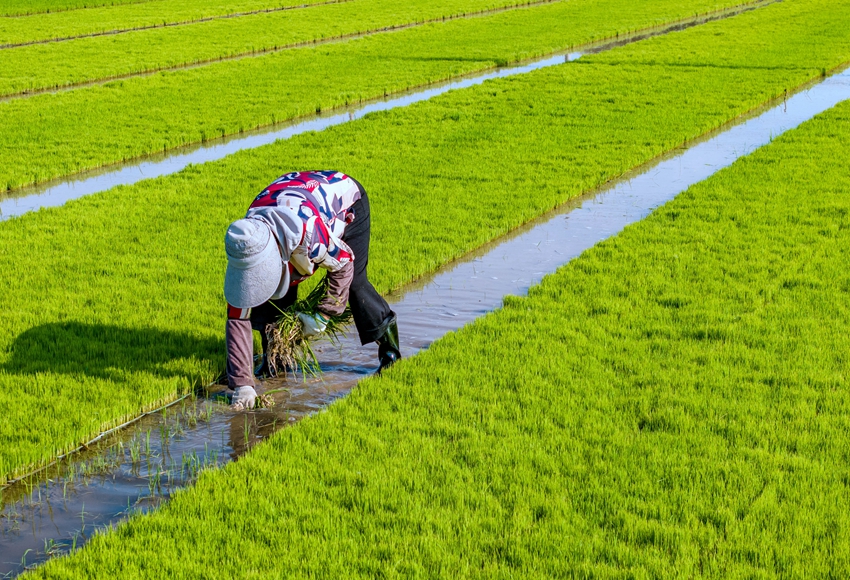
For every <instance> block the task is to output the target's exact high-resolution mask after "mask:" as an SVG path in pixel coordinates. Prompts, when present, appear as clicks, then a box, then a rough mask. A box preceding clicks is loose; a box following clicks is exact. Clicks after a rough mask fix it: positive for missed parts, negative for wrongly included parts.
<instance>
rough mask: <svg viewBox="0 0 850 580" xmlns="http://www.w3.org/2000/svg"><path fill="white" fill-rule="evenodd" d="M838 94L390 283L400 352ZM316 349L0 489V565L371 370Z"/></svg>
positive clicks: (810, 100) (42, 548)
mask: <svg viewBox="0 0 850 580" xmlns="http://www.w3.org/2000/svg"><path fill="white" fill-rule="evenodd" d="M847 99H850V70H846V69H845V70H844V71H842V72H839V73H837V74H835V75H833V76H830V77H828V78H826V79H824V80H822V81H820V82H818V83H816V84H813V85H812V86H810V87H808V88H806V89H804V90H802V91H801V92H798V93H796V94H795V95H793V96H791V97H790V98H788V99H787V100H780V101H779V102H776V103H771V104H769V105H766V106H765V107H763V108H762V109H761V111H758V112H755V113H753V114H752V115H750V116H749V117H748V118H747V119H741V120H738V121H737V122H735V123H730V124H729V125H728V126H726V127H723V128H721V129H719V130H717V131H715V132H713V133H712V134H710V135H707V136H705V137H703V138H702V139H700V140H698V141H696V142H693V143H689V144H687V145H685V146H683V147H681V148H680V149H678V150H676V151H672V152H670V153H669V154H667V155H665V156H663V157H662V158H659V159H656V160H654V161H653V162H651V163H649V164H647V165H644V166H643V167H640V168H638V169H636V170H633V171H632V172H631V173H630V174H629V175H626V176H624V177H623V178H622V179H620V180H618V181H616V182H613V183H610V184H608V185H606V186H605V187H604V188H601V189H600V190H598V191H595V192H590V193H588V194H586V195H584V196H582V197H580V198H577V199H574V200H572V201H570V202H568V203H567V204H566V205H564V206H563V207H561V208H559V209H557V210H555V211H553V212H551V213H550V214H548V215H546V216H543V217H541V218H539V219H537V220H535V221H534V222H532V223H530V224H527V225H526V226H524V227H523V228H521V229H520V230H518V231H516V232H513V233H512V234H510V235H509V236H506V237H504V238H502V239H499V240H496V241H494V242H492V243H490V244H488V245H487V246H485V247H482V248H480V249H479V250H477V251H476V252H474V253H473V254H471V255H469V256H467V257H465V258H464V259H463V260H461V261H458V262H455V263H453V264H450V265H448V266H446V267H445V268H444V269H442V270H441V271H439V272H437V273H436V274H434V275H432V276H429V277H427V278H426V279H423V280H421V281H419V282H418V283H416V284H414V285H411V286H409V287H407V288H405V289H404V290H403V291H401V292H398V293H396V294H394V295H392V296H390V297H389V298H390V301H391V302H392V304H393V309H394V310H395V311H396V312H397V314H398V318H399V328H400V332H401V338H402V351H403V354H404V355H405V356H411V355H413V354H415V353H416V352H417V351H419V350H421V349H424V348H427V347H428V345H430V344H431V343H432V342H433V341H435V340H437V339H438V338H440V337H441V336H443V335H444V334H446V333H447V332H450V331H452V330H457V329H459V328H460V327H462V326H463V325H465V324H467V323H469V322H471V321H473V320H475V319H476V318H478V317H479V316H482V315H484V314H486V313H487V312H490V311H492V310H494V309H496V308H498V307H499V306H500V305H501V303H502V300H503V298H504V296H506V295H509V294H514V295H519V294H524V293H526V292H527V291H528V288H529V287H530V286H532V285H533V284H536V283H537V282H539V281H540V279H541V278H542V277H543V276H544V275H545V274H547V273H549V272H553V271H554V270H555V269H556V268H558V267H560V266H562V265H563V264H565V263H567V262H568V261H569V260H571V259H572V258H574V257H576V256H578V255H579V254H580V253H581V252H583V251H584V250H586V249H588V248H590V247H591V246H593V245H594V244H596V243H597V242H599V241H601V240H604V239H606V238H608V237H610V236H612V235H614V234H616V233H617V232H619V231H621V230H622V229H623V228H624V227H625V226H626V225H628V224H630V223H633V222H636V221H638V220H640V219H643V218H644V217H645V216H647V215H648V214H649V213H650V212H651V211H652V210H653V209H654V208H656V207H658V206H659V205H661V204H663V203H665V202H666V201H669V200H670V199H672V198H673V197H675V196H676V195H677V194H678V193H679V192H681V191H684V190H685V189H687V188H688V187H689V186H690V185H692V184H694V183H697V182H699V181H702V180H704V179H706V178H707V177H709V176H710V175H712V174H713V173H715V172H717V171H719V170H720V169H722V168H723V167H726V166H728V165H730V164H731V163H732V162H733V161H735V160H736V159H738V158H739V157H742V156H744V155H747V154H749V153H751V152H752V151H754V150H755V149H757V148H758V147H760V146H762V145H764V144H766V143H769V142H770V141H771V139H773V138H774V137H776V136H778V135H779V134H781V133H783V132H784V131H787V130H789V129H792V128H794V127H796V126H798V125H799V124H800V123H802V122H804V121H806V120H808V119H810V118H812V117H813V116H814V115H816V114H818V113H821V112H823V111H825V110H827V109H829V108H831V107H833V106H835V105H836V104H837V103H839V102H841V101H844V100H847ZM316 351H317V355H318V358H319V360H320V362H321V366H322V369H323V371H324V372H323V374H322V376H321V378H309V379H304V378H303V377H288V378H277V379H270V380H267V381H265V382H264V383H263V387H262V388H261V392H262V391H265V392H266V393H267V394H269V396H270V397H271V398H272V399H273V400H274V402H275V404H274V406H273V407H271V408H267V409H259V410H256V411H252V412H240V413H232V412H230V411H229V410H227V407H225V406H224V405H222V404H221V403H218V402H216V399H215V397H212V396H211V397H209V398H200V399H186V400H184V401H182V402H181V403H180V404H179V405H175V406H172V407H170V408H167V409H164V410H163V411H161V412H159V413H155V414H152V415H148V416H146V417H145V418H143V419H142V420H141V421H139V422H137V423H135V424H133V425H132V426H131V427H130V428H129V429H125V430H123V431H118V432H117V433H116V434H115V435H113V436H112V437H111V438H107V439H105V440H103V441H100V442H99V443H98V444H96V445H95V446H93V447H92V448H91V449H90V450H89V451H86V452H84V453H80V454H77V455H75V456H72V457H70V458H69V459H67V460H65V461H63V462H60V463H58V464H57V465H55V466H53V467H52V468H50V469H49V470H46V471H43V472H40V473H39V474H37V475H36V476H33V478H31V479H30V480H29V481H27V480H24V481H20V482H18V483H16V484H15V485H13V486H11V487H9V488H7V489H5V490H3V501H4V502H5V504H4V506H3V508H2V512H0V525H2V534H0V575H2V574H7V575H13V574H17V573H19V572H21V571H22V570H23V569H24V568H25V567H26V566H28V565H32V564H34V563H36V562H40V561H43V560H45V559H47V558H49V557H50V556H52V555H55V554H59V553H64V552H67V551H69V550H72V549H75V548H77V547H79V546H81V545H82V544H83V543H84V542H85V541H86V540H87V539H88V538H89V537H91V534H92V533H93V532H94V531H95V530H97V529H99V528H104V527H106V526H111V525H112V524H113V523H117V522H118V521H120V520H123V519H125V518H126V517H128V516H129V515H131V514H133V513H138V512H145V511H147V510H149V509H151V508H153V507H155V506H157V505H159V504H161V503H162V502H163V501H165V500H167V499H168V497H169V495H170V494H171V493H172V492H173V491H174V490H175V489H177V488H180V487H183V486H186V485H190V484H191V483H192V482H193V481H194V480H195V478H196V477H197V475H198V473H199V471H200V470H202V469H205V468H207V467H211V466H218V465H222V464H224V463H226V462H228V461H231V460H233V459H236V458H237V457H239V455H241V454H242V453H244V452H245V451H246V450H247V449H249V448H250V447H251V446H252V445H254V444H256V443H257V442H259V441H262V440H263V439H265V438H267V437H268V436H270V435H271V434H272V433H274V432H275V431H276V430H278V429H280V428H282V427H284V426H286V425H289V424H291V423H293V422H296V421H297V420H298V419H299V418H301V417H304V416H305V415H309V414H311V413H315V412H317V411H319V410H320V409H322V408H324V407H325V406H327V405H328V404H329V403H331V402H332V401H334V400H335V399H338V398H340V397H342V396H344V395H345V394H346V393H348V392H349V391H350V390H351V389H352V388H353V387H354V385H356V384H357V382H358V381H359V380H360V379H361V378H363V377H365V376H367V375H369V374H371V373H373V372H374V371H375V370H376V366H377V365H376V363H377V356H376V348H375V346H374V345H367V346H365V347H363V346H360V344H359V342H358V341H357V340H356V339H355V338H354V337H351V338H343V339H342V340H341V342H340V344H339V345H331V344H329V343H319V344H318V345H317V348H316ZM218 389H223V387H218ZM214 391H215V388H213V389H212V390H211V392H214Z"/></svg>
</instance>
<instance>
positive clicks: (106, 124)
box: [0, 0, 850, 189]
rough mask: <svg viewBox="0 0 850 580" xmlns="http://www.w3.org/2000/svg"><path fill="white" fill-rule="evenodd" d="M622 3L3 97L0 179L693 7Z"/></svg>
mask: <svg viewBox="0 0 850 580" xmlns="http://www.w3.org/2000/svg"><path fill="white" fill-rule="evenodd" d="M701 1H702V2H703V3H704V4H706V5H708V4H710V3H712V2H714V0H701ZM625 4H626V2H624V0H599V1H598V2H596V3H595V4H594V5H593V6H590V7H589V6H588V5H587V4H585V3H581V2H558V3H556V4H550V5H545V6H538V7H534V8H528V9H524V10H516V11H510V12H504V13H500V14H495V15H491V16H487V17H481V18H473V19H462V20H455V21H451V22H446V23H443V24H439V25H437V24H431V25H426V26H423V27H419V28H414V29H409V30H405V31H401V32H398V33H394V34H386V35H379V36H374V37H367V38H363V39H359V40H356V41H351V42H347V43H342V44H333V45H327V46H323V47H321V48H318V49H306V48H302V49H295V50H289V51H284V52H279V53H274V54H269V55H266V56H262V57H259V58H252V59H245V60H239V61H232V62H225V63H218V64H214V65H210V66H206V67H202V68H197V69H191V70H184V71H177V72H171V73H161V74H156V75H152V76H149V77H145V78H136V79H129V80H124V81H116V82H112V83H108V84H106V85H103V86H95V87H89V88H85V89H79V90H75V91H71V92H67V93H60V94H56V95H38V96H34V97H32V98H29V99H23V100H20V99H15V100H11V101H7V102H4V103H0V126H3V127H6V128H7V130H6V131H4V132H3V133H2V135H0V158H2V159H3V164H2V165H0V184H2V185H5V188H7V189H14V188H17V187H21V186H23V185H28V184H31V183H39V182H42V181H46V180H48V179H51V178H54V177H59V176H64V175H69V174H73V173H75V172H79V171H82V170H85V169H91V168H95V167H99V166H103V165H107V164H110V163H115V162H120V161H124V160H128V159H133V158H137V157H140V156H143V155H146V154H150V153H153V152H161V151H166V150H169V149H172V148H175V147H178V146H180V145H185V144H189V143H196V142H201V141H205V140H208V139H213V138H216V137H220V136H223V135H229V134H234V133H238V132H241V131H246V130H250V129H253V128H256V127H261V126H264V125H270V124H273V123H275V122H281V121H284V120H288V119H292V118H294V117H298V116H301V115H306V114H311V113H314V112H315V111H318V110H326V109H330V108H333V107H336V106H341V105H346V104H349V103H356V102H359V101H363V100H366V99H370V98H375V97H379V96H381V95H386V94H388V93H393V92H397V91H401V90H404V89H407V88H411V87H416V86H422V85H425V84H428V83H431V82H435V81H440V80H445V79H447V78H452V77H456V76H458V75H462V74H464V73H470V72H474V71H480V70H486V69H488V68H492V67H494V66H496V65H497V64H500V63H506V62H514V61H517V60H521V59H523V58H529V57H533V56H538V55H541V54H546V53H550V52H554V51H557V50H562V49H566V48H569V47H571V46H574V45H576V44H579V43H582V42H589V41H592V40H598V39H601V38H606V37H610V36H614V35H615V34H617V32H618V31H620V32H621V31H622V30H624V29H640V28H645V27H647V26H651V25H653V24H656V23H657V22H659V21H670V20H676V19H679V18H682V17H683V16H684V15H685V14H687V13H690V12H691V10H692V6H693V3H692V2H682V0H662V1H659V2H654V3H653V4H652V6H651V7H646V8H642V9H641V10H640V11H638V13H637V14H635V13H633V12H632V11H627V10H615V8H623V7H624V6H625ZM686 4H687V6H686ZM342 6H347V5H340V7H342ZM326 8H330V7H326ZM804 8H805V5H804ZM609 9H610V10H609ZM837 10H844V11H848V10H850V8H846V7H844V8H839V9H837ZM565 23H569V25H567V24H565ZM835 26H836V27H837V28H840V25H838V24H836V25H835ZM518 30H519V31H522V34H521V35H519V34H517V31H518ZM801 40H806V41H807V40H808V37H806V38H805V39H801ZM798 59H799V60H802V57H798ZM316 71H321V74H316ZM80 127H85V128H86V131H81V130H80ZM34 143H36V144H38V147H34V146H33V145H32V144H34Z"/></svg>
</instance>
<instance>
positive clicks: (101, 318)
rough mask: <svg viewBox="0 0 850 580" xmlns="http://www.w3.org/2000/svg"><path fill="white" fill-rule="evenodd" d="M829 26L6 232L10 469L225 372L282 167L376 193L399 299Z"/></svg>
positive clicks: (84, 202)
mask: <svg viewBox="0 0 850 580" xmlns="http://www.w3.org/2000/svg"><path fill="white" fill-rule="evenodd" d="M810 3H811V4H813V5H818V4H820V5H823V2H820V1H819V0H810ZM784 6H785V5H781V6H780V5H776V6H775V7H771V8H770V10H781V9H783V8H784ZM817 14H820V16H819V18H822V19H829V18H830V15H829V14H828V12H826V11H821V12H817V11H815V12H813V13H811V14H810V15H809V16H808V18H806V19H804V18H797V19H785V20H782V22H783V24H782V25H780V23H778V22H777V21H776V18H775V15H774V14H772V13H771V12H768V9H765V10H764V11H760V12H754V13H749V14H747V15H743V16H740V17H737V18H736V19H735V20H729V21H724V22H719V23H714V24H710V25H706V26H705V27H700V28H695V29H691V30H689V31H686V32H683V33H679V34H677V35H674V36H667V37H659V38H656V39H652V40H649V41H645V42H642V43H640V44H636V45H631V46H628V47H623V48H620V49H617V50H616V51H612V52H609V53H606V54H600V55H596V56H593V57H588V58H586V59H583V60H581V61H578V62H577V63H572V64H568V65H563V66H559V67H552V68H550V69H546V70H541V71H537V72H535V73H531V74H528V75H524V76H522V77H513V78H510V79H504V80H500V81H497V82H488V83H485V84H484V85H482V86H479V87H475V88H472V89H468V90H463V91H455V92H452V93H449V94H446V95H443V96H441V97H439V98H437V99H434V100H432V101H430V102H423V103H419V104H417V105H414V106H412V107H410V108H409V109H406V110H396V111H392V112H387V113H382V114H376V115H370V116H367V117H366V118H364V119H362V120H360V121H357V122H354V123H350V124H348V125H344V126H338V127H335V128H333V129H329V130H327V131H324V132H322V133H314V134H306V135H302V136H300V137H298V138H294V139H292V140H289V141H286V142H279V143H276V144H274V145H271V146H267V147H263V148H260V149H256V150H253V151H245V152H242V153H240V154H237V155H233V156H231V157H229V158H227V159H225V160H222V161H220V162H216V163H210V164H205V165H203V166H196V167H190V168H188V169H187V170H185V171H183V172H181V173H179V174H175V175H173V176H170V177H164V178H160V179H156V180H150V181H146V182H142V183H139V184H137V185H135V186H132V187H119V188H116V189H113V190H111V191H110V192H107V193H104V194H101V195H95V196H91V197H88V198H84V199H81V200H78V201H75V202H71V203H69V204H67V205H66V206H64V207H62V208H55V209H48V210H42V211H39V212H37V213H34V214H28V215H25V216H22V217H20V218H14V219H11V220H8V221H5V222H2V223H0V247H3V249H4V251H3V253H2V255H0V279H2V282H3V287H4V289H5V290H4V292H3V294H2V295H1V296H0V309H2V311H3V312H4V319H3V322H2V333H0V406H2V408H4V419H5V420H4V421H3V422H2V425H0V443H2V445H0V474H2V475H3V476H4V477H6V476H9V475H14V474H16V473H20V472H22V471H23V470H26V469H27V468H28V467H29V466H31V465H34V464H38V463H40V462H44V461H46V460H49V459H50V458H51V457H54V456H55V455H56V454H57V453H59V452H61V451H62V450H64V449H67V448H69V447H71V446H73V445H74V444H75V443H78V442H79V441H81V440H84V439H86V438H87V437H89V436H91V435H92V434H93V433H96V432H97V431H98V429H100V428H102V427H103V426H104V425H110V424H114V423H116V422H117V421H118V420H119V418H121V417H123V416H126V415H133V414H136V413H137V412H138V411H139V410H140V409H141V408H144V407H147V406H150V405H152V404H154V403H155V402H157V401H162V400H168V399H171V398H174V397H175V396H176V394H177V393H178V392H181V391H185V390H186V389H188V388H189V387H190V386H191V384H192V383H193V382H203V381H207V380H209V379H210V378H212V377H213V376H214V375H215V374H216V371H218V370H219V369H221V368H222V361H223V337H222V335H223V332H222V329H223V323H224V312H223V297H222V290H221V287H222V277H223V271H224V258H223V254H222V247H221V237H222V233H223V232H224V230H225V229H226V227H227V224H228V223H229V222H230V221H232V220H233V219H235V218H237V217H238V216H240V215H242V213H243V212H244V210H245V207H246V206H247V204H248V203H249V201H250V200H251V199H252V198H253V196H254V195H255V194H256V193H257V192H258V191H260V190H261V189H262V188H263V187H264V186H265V185H266V184H267V183H269V182H270V181H271V180H272V179H274V178H275V177H276V176H277V175H279V174H281V173H284V172H286V171H290V170H293V169H298V168H304V167H331V168H337V169H340V170H343V171H346V172H348V173H350V174H352V175H354V176H356V177H358V178H359V179H360V180H361V181H362V182H363V183H364V184H366V186H367V188H368V189H369V191H370V193H371V199H372V203H373V209H374V211H373V215H374V231H373V248H372V254H373V259H372V266H371V269H370V272H371V275H372V277H373V279H374V283H375V285H376V287H377V288H378V289H379V290H380V291H382V292H386V291H387V290H390V289H392V288H397V287H399V286H400V285H402V284H404V283H406V282H408V281H410V280H411V279H413V278H416V277H417V276H420V275H422V274H424V273H426V272H429V271H432V270H433V269H435V268H437V267H438V266H440V265H441V264H445V263H446V262H448V261H450V260H451V259H453V258H456V257H458V256H459V255H462V254H464V253H466V252H468V251H470V250H471V249H474V248H476V247H478V246H480V245H481V244H483V243H485V242H486V241H488V240H491V239H493V238H494V237H497V236H499V235H501V234H503V233H505V232H507V231H509V230H511V229H513V228H516V227H517V226H519V225H521V224H522V223H524V222H526V221H528V220H529V219H531V218H533V217H535V216H537V215H539V214H541V213H543V212H545V211H546V210H548V209H550V208H552V207H554V206H555V205H557V204H559V203H561V202H563V201H564V200H566V199H569V198H570V197H573V196H575V195H577V194H578V193H580V192H582V191H585V190H587V189H589V188H592V187H594V186H596V185H598V184H600V183H603V182H605V181H606V180H608V179H610V178H612V177H614V176H616V175H619V174H621V173H623V172H624V171H626V170H628V169H629V168H631V167H633V166H635V165H638V164H640V163H642V162H644V161H646V160H648V159H650V158H652V157H654V156H656V155H658V154H659V153H661V152H663V151H666V150H669V149H671V148H673V147H675V146H677V145H678V144H680V143H682V142H683V141H685V140H687V139H690V138H693V137H695V136H698V135H700V134H703V133H705V132H706V131H708V130H710V129H712V128H714V127H717V126H718V125H720V124H722V123H723V122H725V121H726V120H728V119H730V118H732V117H735V116H736V115H738V114H740V113H742V112H744V111H747V110H749V109H751V108H753V107H754V106H755V105H757V104H758V103H761V102H764V101H766V100H768V99H769V98H771V97H773V96H776V95H780V94H782V93H783V91H784V90H785V87H793V86H795V85H796V84H799V83H800V82H803V81H804V80H806V79H808V78H810V77H811V76H813V75H816V74H818V71H819V70H820V69H821V68H829V67H832V66H834V65H835V64H836V63H837V62H840V61H842V60H846V59H847V57H848V55H850V48H848V47H847V42H848V39H846V38H838V37H829V36H826V35H824V36H822V37H820V38H819V40H818V50H819V52H818V53H817V55H814V56H812V59H813V60H812V62H810V63H809V66H810V67H812V68H810V69H808V70H806V69H802V68H799V65H800V61H799V60H797V58H796V54H797V51H796V50H794V47H795V46H796V43H797V42H799V41H800V40H801V38H800V36H799V35H798V34H797V33H795V30H797V28H798V27H803V28H809V29H810V30H812V31H813V32H812V34H816V33H817V32H816V31H817V30H819V28H820V27H819V26H818V24H819V22H820V21H819V18H818V17H817V16H816V15H817ZM739 20H742V21H743V22H739ZM742 31H746V32H747V34H743V33H742ZM844 33H845V34H846V35H850V30H845V31H844ZM765 38H767V39H770V40H769V42H768V41H765V40H764V39H765ZM674 49H675V51H676V52H675V54H678V55H679V56H678V57H676V58H673V57H671V54H673V52H672V51H673V50H674ZM830 50H831V51H833V53H832V54H831V55H830V54H829V52H830ZM813 54H814V53H813ZM783 59H785V60H784V61H783ZM745 62H746V63H749V66H742V64H743V63H745ZM516 176H533V178H528V177H524V178H522V179H516ZM423 208H426V210H427V211H426V210H423ZM436 208H439V211H436ZM470 216H472V217H470ZM402 326H403V322H402Z"/></svg>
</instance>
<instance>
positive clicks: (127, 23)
mask: <svg viewBox="0 0 850 580" xmlns="http://www.w3.org/2000/svg"><path fill="white" fill-rule="evenodd" d="M351 2H354V3H358V4H359V3H360V1H359V0H236V1H233V2H228V1H225V0H212V1H210V0H154V1H152V2H146V3H143V4H130V5H124V6H114V7H109V8H101V9H96V10H85V11H74V12H61V13H57V14H42V15H37V16H30V17H27V18H6V19H0V45H2V46H4V47H15V46H19V45H24V44H28V43H34V42H36V43H49V44H62V43H63V42H65V41H69V40H74V39H79V38H84V37H87V36H92V35H109V36H113V35H121V34H123V33H130V32H137V31H140V30H146V29H151V28H167V27H176V28H178V29H181V28H185V27H186V26H190V27H191V25H196V24H199V23H202V22H204V21H209V20H222V19H223V20H231V21H234V20H240V19H244V18H248V19H249V20H250V19H251V18H250V17H251V16H254V15H256V14H260V13H269V12H271V13H274V12H281V11H284V12H286V11H289V10H291V9H294V8H301V7H305V6H311V5H316V4H337V3H351ZM396 4H397V3H396ZM470 4H472V8H473V10H480V9H481V8H480V7H477V6H476V4H477V3H476V2H470ZM483 6H484V7H485V8H487V7H497V6H501V3H499V2H495V3H490V4H486V3H484V4H483ZM399 15H401V14H399ZM317 23H318V21H314V22H313V24H314V25H315V24H317ZM322 24H325V23H322ZM130 37H134V38H139V37H138V36H135V35H132V34H131V35H130ZM141 38H145V37H144V36H143V37H141ZM59 41H62V42H59Z"/></svg>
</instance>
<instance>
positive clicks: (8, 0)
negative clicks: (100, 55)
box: [0, 0, 154, 16]
mask: <svg viewBox="0 0 850 580" xmlns="http://www.w3.org/2000/svg"><path fill="white" fill-rule="evenodd" d="M152 1H154V0H0V16H28V15H31V14H45V13H49V12H64V11H66V10H79V9H80V8H99V7H101V6H120V5H124V4H140V3H142V2H152Z"/></svg>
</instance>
